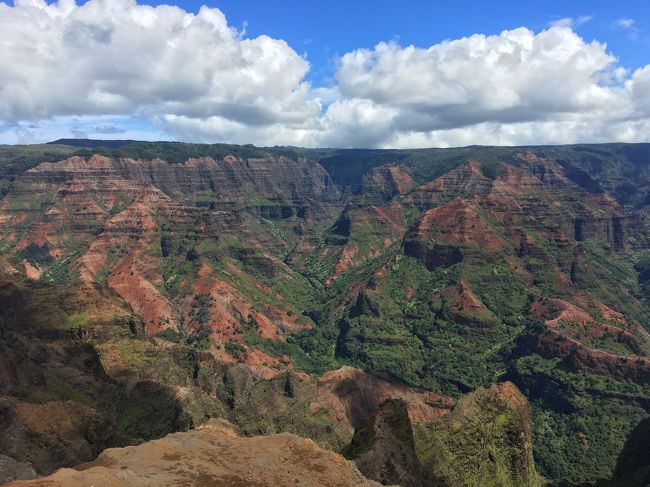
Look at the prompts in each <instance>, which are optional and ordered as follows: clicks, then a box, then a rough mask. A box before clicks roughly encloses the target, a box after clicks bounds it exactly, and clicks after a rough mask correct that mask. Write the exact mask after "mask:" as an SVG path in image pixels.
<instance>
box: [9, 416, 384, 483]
mask: <svg viewBox="0 0 650 487" xmlns="http://www.w3.org/2000/svg"><path fill="white" fill-rule="evenodd" d="M45 484H46V485H48V486H52V487H55V486H61V487H64V486H65V487H75V486H79V487H81V486H88V485H94V486H95V487H103V486H106V487H108V486H114V485H121V486H125V487H140V486H142V487H144V486H151V485H168V486H181V485H188V484H191V485H206V486H207V485H228V486H238V485H241V486H245V485H251V486H253V485H254V486H259V487H264V486H268V487H277V486H279V485H300V486H305V487H316V486H318V487H321V486H334V485H336V486H341V487H348V486H350V487H352V486H354V487H358V486H379V485H380V484H378V483H376V482H373V481H371V480H368V479H366V478H365V477H363V475H361V474H360V473H359V471H358V470H357V468H356V467H355V465H354V464H353V463H352V462H349V461H346V460H345V459H344V458H343V457H341V456H340V455H338V454H336V453H333V452H331V451H326V450H323V449H322V448H319V447H318V446H316V445H315V444H314V442H312V441H311V440H307V439H304V438H300V437H298V436H294V435H291V434H280V435H271V436H260V437H253V438H243V437H240V436H239V435H238V433H237V430H236V428H234V427H233V426H231V425H229V424H227V423H223V422H217V421H212V422H208V423H207V424H205V425H204V426H202V427H200V428H198V429H196V430H193V431H189V432H187V433H176V434H172V435H169V436H167V437H165V438H162V439H160V440H155V441H151V442H149V443H144V444H142V445H139V446H135V447H127V448H120V449H111V450H107V451H105V452H104V453H102V454H101V455H100V456H99V457H98V458H97V459H96V460H95V461H94V462H91V463H87V464H84V465H81V466H79V467H77V468H75V469H63V470H59V471H58V472H56V473H55V474H53V475H51V476H49V477H45V478H43V479H39V480H35V481H31V482H23V483H20V484H9V485H23V486H30V485H32V486H40V485H45Z"/></svg>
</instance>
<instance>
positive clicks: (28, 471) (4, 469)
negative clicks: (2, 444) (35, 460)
mask: <svg viewBox="0 0 650 487" xmlns="http://www.w3.org/2000/svg"><path fill="white" fill-rule="evenodd" d="M36 477H37V475H36V471H35V470H34V467H32V465H31V464H30V463H26V462H17V461H16V460H14V459H13V458H11V457H8V456H6V455H0V484H1V483H3V482H11V481H12V480H31V479H35V478H36Z"/></svg>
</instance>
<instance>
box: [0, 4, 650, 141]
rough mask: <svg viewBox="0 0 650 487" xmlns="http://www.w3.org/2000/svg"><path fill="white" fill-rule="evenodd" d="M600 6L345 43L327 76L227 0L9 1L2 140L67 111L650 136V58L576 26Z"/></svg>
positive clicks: (139, 133)
mask: <svg viewBox="0 0 650 487" xmlns="http://www.w3.org/2000/svg"><path fill="white" fill-rule="evenodd" d="M590 19H591V17H590V16H582V17H578V18H575V19H573V18H564V19H558V20H556V21H554V22H553V23H552V24H551V26H550V27H549V28H548V29H546V30H543V31H541V32H533V31H531V30H529V29H527V28H523V27H522V28H517V29H513V30H507V31H504V32H502V33H500V34H498V35H490V36H488V35H473V36H470V37H465V38H462V39H456V40H449V41H445V42H441V43H439V44H435V45H432V46H430V47H428V48H420V47H414V46H402V45H399V44H398V43H396V42H382V43H379V44H377V45H376V46H375V47H374V48H372V49H357V50H354V51H351V52H348V53H346V54H344V55H343V56H341V57H340V59H339V60H338V64H337V67H336V73H335V77H334V78H335V82H334V83H333V84H332V85H328V86H318V87H314V86H311V85H310V84H309V83H308V82H307V81H306V75H307V73H308V71H309V69H310V66H309V63H308V62H307V60H306V59H305V58H304V57H303V56H301V55H299V54H298V53H297V52H296V51H295V50H294V49H292V48H291V47H290V46H289V45H287V43H286V42H284V41H283V40H281V39H273V38H271V37H268V36H264V35H262V36H259V37H256V38H252V39H251V38H247V37H246V34H245V32H244V31H238V30H237V29H235V28H233V27H232V26H230V25H229V24H228V22H227V20H226V18H225V16H224V14H223V13H222V12H221V11H220V10H218V9H214V8H207V7H202V8H201V9H200V10H199V12H198V13H197V14H192V13H188V12H186V11H184V10H182V9H180V8H178V7H170V6H158V7H150V6H145V5H139V4H137V2H136V0H89V1H88V2H86V3H84V4H83V5H77V3H76V2H75V1H74V0H59V1H58V2H57V3H53V4H47V3H46V2H45V1H44V0H16V1H15V6H9V5H7V4H5V3H1V2H0V65H1V66H2V69H0V125H3V126H4V131H3V132H2V133H0V140H7V137H8V136H9V135H7V134H13V135H12V136H13V137H14V138H15V139H19V140H34V139H38V138H39V137H46V136H47V135H48V134H51V133H55V132H56V133H60V132H61V130H62V129H56V128H55V127H56V126H57V124H59V126H60V127H63V128H65V130H67V133H65V134H61V135H60V136H70V134H72V133H75V132H76V133H77V134H78V135H86V134H87V135H88V136H94V135H93V134H95V135H99V136H109V137H110V136H118V135H119V137H120V138H122V137H127V136H128V137H129V138H149V139H158V140H160V139H163V138H168V137H171V138H176V139H179V140H186V141H202V142H236V143H255V144H258V145H275V144H293V145H304V146H339V147H353V146H354V147H424V146H448V145H467V144H524V143H525V144H528V143H568V142H600V141H611V140H625V141H633V140H650V131H649V130H648V128H649V126H650V123H649V122H648V121H649V119H650V66H646V67H642V68H640V69H638V70H636V71H633V72H629V71H627V70H625V69H623V68H622V67H620V65H619V64H618V62H617V59H616V57H615V56H614V55H613V54H612V53H610V52H609V51H608V50H607V47H606V45H605V44H603V43H600V42H597V41H592V42H586V41H585V40H584V39H582V38H581V37H580V36H579V35H578V34H576V32H575V31H574V30H573V29H574V28H575V27H576V26H579V25H581V24H584V23H585V22H588V21H589V20H590ZM619 23H620V25H619V26H618V28H622V29H623V28H625V29H632V28H635V26H634V23H633V21H631V19H619ZM628 24H629V25H628ZM626 25H627V27H626ZM134 120H137V121H138V122H137V123H135V124H134V122H133V121H134ZM129 121H130V122H129ZM33 122H38V124H39V126H41V127H43V128H40V129H29V124H30V123H33ZM12 127H13V128H12ZM147 133H149V136H147V135H146V134H147ZM143 134H144V135H143Z"/></svg>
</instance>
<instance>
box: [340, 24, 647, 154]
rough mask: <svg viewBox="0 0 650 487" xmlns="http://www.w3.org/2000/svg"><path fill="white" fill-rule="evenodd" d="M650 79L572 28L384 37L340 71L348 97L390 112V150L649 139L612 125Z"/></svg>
mask: <svg viewBox="0 0 650 487" xmlns="http://www.w3.org/2000/svg"><path fill="white" fill-rule="evenodd" d="M646 77H647V75H646V73H645V71H643V70H639V71H638V72H636V73H634V74H633V75H632V76H629V73H627V72H626V71H625V70H624V69H622V68H620V67H619V66H618V65H617V62H616V58H615V57H614V56H613V55H611V54H610V53H608V52H607V49H606V46H605V45H604V44H602V43H599V42H596V41H594V42H590V43H588V42H585V41H584V40H583V39H582V38H580V37H579V36H578V35H577V34H576V33H575V32H574V31H573V30H572V29H570V28H568V27H551V28H549V29H547V30H545V31H542V32H540V33H534V32H532V31H531V30H529V29H526V28H519V29H514V30H510V31H504V32H502V33H501V34H499V35H494V36H485V35H474V36H471V37H467V38H463V39H458V40H453V41H446V42H442V43H440V44H436V45H433V46H431V47H429V48H426V49H423V48H416V47H414V46H406V47H402V46H400V45H398V44H395V43H380V44H378V45H377V46H375V47H374V48H373V49H359V50H356V51H353V52H350V53H348V54H345V55H344V56H343V57H342V58H341V60H340V66H339V70H338V74H337V78H338V81H339V87H340V90H341V93H342V95H343V96H344V97H345V98H346V99H347V100H346V101H347V102H348V103H352V101H351V100H363V101H364V103H365V106H366V107H368V106H371V107H372V110H374V111H376V112H379V108H384V109H385V108H390V109H392V110H393V112H392V114H391V117H389V118H385V120H386V123H388V124H390V125H391V130H390V131H389V134H390V136H389V138H387V139H386V140H385V141H384V145H390V146H424V145H428V144H430V143H437V144H439V145H455V144H457V143H458V142H459V141H465V142H467V143H523V142H526V143H529V142H531V141H532V142H537V143H551V142H573V141H576V140H588V141H601V140H612V139H610V138H609V137H610V136H611V134H623V135H624V136H625V138H626V140H627V139H629V138H643V139H646V138H647V137H648V135H647V133H644V132H636V131H632V132H630V131H621V130H620V129H614V127H620V126H621V124H623V125H625V124H628V125H627V126H629V127H632V126H633V124H631V125H630V121H631V120H637V119H638V118H639V117H640V116H643V114H641V113H640V112H639V107H640V106H645V105H647V98H648V93H647V92H646V91H645V83H646ZM626 80H627V81H626ZM357 104H358V103H357ZM369 104H370V105H369ZM366 109H367V110H368V109H369V108H366ZM373 129H374V128H373ZM623 135H621V136H623Z"/></svg>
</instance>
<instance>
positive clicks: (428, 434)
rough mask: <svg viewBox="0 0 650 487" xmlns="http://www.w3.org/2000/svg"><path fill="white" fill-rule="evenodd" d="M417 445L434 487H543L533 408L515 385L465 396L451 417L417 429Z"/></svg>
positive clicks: (492, 388) (506, 384)
mask: <svg viewBox="0 0 650 487" xmlns="http://www.w3.org/2000/svg"><path fill="white" fill-rule="evenodd" d="M414 433H415V446H416V451H417V454H418V457H419V460H420V462H421V463H422V464H423V465H424V466H425V469H426V472H427V474H428V475H430V476H431V477H432V478H433V480H434V484H433V485H440V486H449V487H460V486H467V487H470V486H476V485H499V486H503V487H509V486H512V487H539V486H540V485H541V484H540V479H539V476H538V475H537V472H536V471H535V463H534V461H533V444H532V426H531V409H530V405H529V404H528V401H527V400H526V398H525V397H524V396H523V395H522V394H521V392H520V391H519V390H518V389H517V388H516V387H515V386H514V385H513V384H512V383H510V382H504V383H501V384H497V385H493V386H491V387H490V388H489V389H478V390H477V391H475V392H472V393H471V394H468V395H467V396H464V397H462V398H461V399H460V400H459V401H458V403H457V404H456V406H455V407H454V409H453V410H452V412H451V413H449V414H448V415H446V416H444V417H443V418H441V419H440V420H439V421H436V422H434V423H431V424H428V425H415V431H414Z"/></svg>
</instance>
